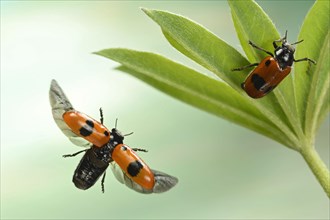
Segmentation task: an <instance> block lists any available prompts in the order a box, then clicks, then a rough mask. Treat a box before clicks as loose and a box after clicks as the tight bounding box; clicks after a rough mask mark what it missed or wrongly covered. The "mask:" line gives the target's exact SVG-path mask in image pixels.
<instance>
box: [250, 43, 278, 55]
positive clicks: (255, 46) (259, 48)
mask: <svg viewBox="0 0 330 220" xmlns="http://www.w3.org/2000/svg"><path fill="white" fill-rule="evenodd" d="M249 44H250V45H251V46H252V47H254V48H256V49H258V50H261V51H263V52H265V53H267V54H269V55H271V56H272V57H274V55H273V54H272V53H271V52H269V51H267V50H265V49H263V48H261V47H258V46H257V45H255V44H254V43H253V42H252V41H250V40H249Z"/></svg>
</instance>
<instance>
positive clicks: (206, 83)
mask: <svg viewBox="0 0 330 220" xmlns="http://www.w3.org/2000/svg"><path fill="white" fill-rule="evenodd" d="M96 54H98V55H101V56H104V57H107V58H109V59H112V60H114V61H117V62H119V63H121V64H122V65H123V66H121V67H120V68H119V70H121V71H124V72H127V73H129V74H131V75H132V76H135V77H137V78H139V79H140V80H142V81H144V82H146V83H148V84H150V85H151V86H153V87H155V88H157V89H159V90H161V91H163V92H165V93H167V94H169V95H171V96H173V97H175V98H177V99H179V100H181V101H184V102H186V103H188V104H190V105H193V106H195V107H198V108H200V109H202V110H204V111H207V112H210V113H212V114H215V115H217V116H220V117H223V118H225V119H227V120H230V121H232V122H235V123H237V124H240V125H242V126H244V127H247V128H249V129H251V130H254V131H256V132H259V133H261V134H264V135H266V136H268V137H270V138H272V139H274V140H276V141H278V142H280V143H282V144H284V145H286V146H293V143H292V142H291V140H290V139H289V138H287V137H286V134H285V133H283V132H282V131H281V130H280V129H276V127H275V126H274V125H273V124H272V123H271V122H270V121H269V120H268V119H267V117H264V116H263V114H262V113H261V112H260V111H259V110H258V109H257V108H256V107H255V106H254V105H253V103H252V102H251V101H250V100H249V99H247V98H245V97H243V96H242V95H240V94H239V93H238V92H237V91H235V90H234V89H233V88H231V87H230V86H228V85H226V84H225V83H223V82H221V81H218V80H215V79H212V78H210V77H207V76H205V75H203V74H201V73H198V72H196V71H195V70H192V69H190V68H188V67H185V66H183V65H181V64H178V63H176V62H173V61H171V60H169V59H167V58H164V57H162V56H160V55H157V54H153V53H147V52H138V51H133V50H128V49H106V50H102V51H99V52H96Z"/></svg>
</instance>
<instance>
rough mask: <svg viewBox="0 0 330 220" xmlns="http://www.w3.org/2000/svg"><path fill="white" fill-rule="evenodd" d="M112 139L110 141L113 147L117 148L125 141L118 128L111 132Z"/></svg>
mask: <svg viewBox="0 0 330 220" xmlns="http://www.w3.org/2000/svg"><path fill="white" fill-rule="evenodd" d="M111 136H112V137H111V139H110V143H111V144H112V145H113V146H116V145H117V144H122V143H123V140H124V135H122V134H121V132H120V131H118V130H117V128H113V129H112V130H111Z"/></svg>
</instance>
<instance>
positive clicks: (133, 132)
mask: <svg viewBox="0 0 330 220" xmlns="http://www.w3.org/2000/svg"><path fill="white" fill-rule="evenodd" d="M133 133H134V132H131V133H128V134H124V135H123V136H125V137H126V136H129V135H131V134H133Z"/></svg>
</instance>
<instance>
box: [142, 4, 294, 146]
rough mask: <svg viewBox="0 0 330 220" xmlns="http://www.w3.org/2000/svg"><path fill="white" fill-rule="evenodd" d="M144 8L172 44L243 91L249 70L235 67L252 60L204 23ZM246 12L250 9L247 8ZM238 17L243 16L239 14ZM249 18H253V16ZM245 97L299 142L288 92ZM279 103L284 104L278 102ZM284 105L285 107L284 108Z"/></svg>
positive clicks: (257, 12) (292, 138)
mask: <svg viewBox="0 0 330 220" xmlns="http://www.w3.org/2000/svg"><path fill="white" fill-rule="evenodd" d="M235 2H236V1H235ZM237 2H240V1H237ZM244 3H245V1H244ZM248 4H255V3H253V2H249V1H247V2H246V4H244V5H248ZM232 5H234V6H235V3H232ZM237 7H238V6H237ZM142 10H143V11H144V12H145V13H146V14H147V15H148V16H149V17H150V18H152V19H153V20H154V21H155V22H156V23H157V24H158V25H159V26H160V27H161V29H162V32H163V33H164V35H165V37H166V39H167V40H168V41H169V42H170V43H171V45H172V46H174V47H175V48H176V49H178V50H179V51H180V52H182V53H183V54H185V55H186V56H188V57H189V58H191V59H192V60H194V61H196V62H197V63H199V64H200V65H202V66H204V67H206V68H207V69H209V70H210V71H212V72H213V73H215V74H216V75H217V76H219V77H220V78H221V79H222V80H224V81H225V82H227V83H228V84H229V85H231V86H232V87H233V88H235V89H237V90H238V91H240V92H242V89H241V88H240V87H239V86H240V84H241V83H242V82H243V81H244V79H245V77H246V76H247V74H248V72H247V71H245V72H244V71H242V72H233V71H232V69H233V68H236V67H240V66H244V65H247V64H248V62H247V61H246V59H244V58H243V56H242V55H241V54H240V53H238V52H237V51H236V50H235V49H234V48H232V47H231V46H229V45H228V44H227V43H225V42H224V41H222V40H221V39H219V38H218V37H217V36H215V35H214V34H213V33H211V32H210V31H208V30H206V29H205V28H204V27H202V26H201V25H199V24H196V23H194V22H193V21H191V20H189V19H187V18H185V17H182V16H179V15H175V14H172V13H169V12H164V11H159V10H151V9H142ZM260 10H261V9H259V11H260ZM259 11H256V12H255V14H257V15H258V14H264V12H263V11H261V12H259ZM241 13H242V14H241V15H242V16H244V17H243V18H244V19H247V18H246V15H245V14H244V13H243V12H241ZM245 13H248V12H247V11H246V12H245ZM250 15H251V12H249V16H250ZM249 16H247V17H249ZM236 17H237V18H239V19H240V17H239V16H236ZM250 17H251V16H250ZM249 19H250V20H251V18H249ZM268 19H269V18H268ZM274 30H275V29H274ZM267 31H268V29H267ZM275 31H276V30H275ZM246 32H247V31H246ZM275 33H276V34H275V37H276V36H278V34H277V32H275ZM270 35H272V31H270ZM246 38H248V37H246ZM252 39H253V38H252ZM272 40H274V39H273V38H272V39H271V40H270V41H269V42H270V43H269V44H270V45H272ZM245 97H246V98H247V99H249V100H250V102H254V103H255V104H256V105H257V106H258V108H259V110H260V112H262V114H263V115H264V117H268V118H269V119H270V121H271V122H272V123H273V124H275V125H276V126H277V128H278V129H280V130H283V132H284V133H286V134H287V136H289V138H290V139H291V140H293V142H295V143H297V142H298V140H297V138H296V134H295V132H294V131H293V128H292V127H293V126H292V125H291V123H290V122H289V120H288V117H287V116H286V113H287V112H290V109H288V107H287V106H289V105H290V103H286V102H285V100H284V98H283V97H284V96H281V94H280V95H279V97H280V98H275V97H274V95H273V94H270V95H268V96H267V97H265V98H263V99H262V100H253V99H251V98H249V97H248V96H246V95H245ZM278 103H279V104H280V105H278ZM283 108H285V109H284V110H283ZM295 145H298V144H295ZM290 147H292V146H290Z"/></svg>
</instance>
